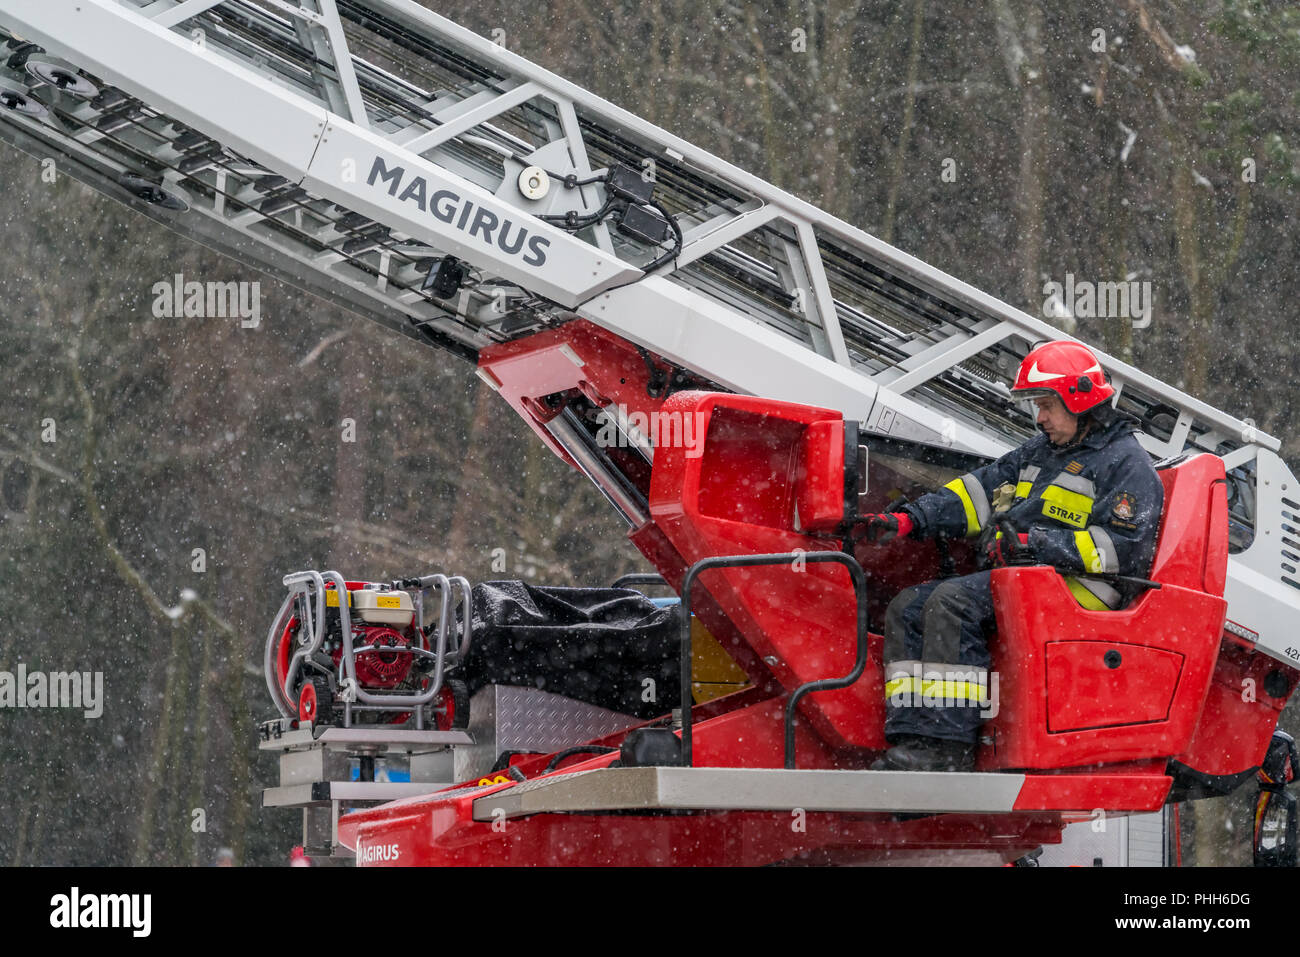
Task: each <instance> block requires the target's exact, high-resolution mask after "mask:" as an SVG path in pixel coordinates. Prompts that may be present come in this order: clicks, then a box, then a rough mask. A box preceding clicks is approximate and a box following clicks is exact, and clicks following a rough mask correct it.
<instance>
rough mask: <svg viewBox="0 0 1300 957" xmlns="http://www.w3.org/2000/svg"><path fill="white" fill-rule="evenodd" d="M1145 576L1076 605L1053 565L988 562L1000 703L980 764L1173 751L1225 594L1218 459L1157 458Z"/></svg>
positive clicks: (1203, 683)
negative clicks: (1089, 604)
mask: <svg viewBox="0 0 1300 957" xmlns="http://www.w3.org/2000/svg"><path fill="white" fill-rule="evenodd" d="M1159 474H1160V478H1161V481H1162V482H1163V484H1164V489H1165V503H1164V512H1163V514H1162V516H1161V526H1160V536H1159V540H1158V542H1157V547H1156V557H1155V561H1154V562H1153V564H1152V571H1151V579H1152V580H1153V581H1156V582H1159V583H1160V584H1161V586H1162V587H1160V588H1158V589H1155V588H1151V589H1147V590H1146V591H1144V592H1142V594H1141V595H1139V597H1138V598H1136V599H1135V600H1134V601H1133V602H1131V603H1130V604H1129V606H1128V607H1127V608H1123V609H1120V610H1116V611H1089V610H1087V609H1084V608H1081V607H1080V606H1079V605H1078V603H1077V602H1076V601H1075V600H1074V598H1073V596H1072V595H1071V594H1070V592H1069V590H1068V589H1067V587H1066V585H1065V581H1064V579H1063V578H1062V577H1061V575H1059V574H1058V573H1057V572H1056V571H1054V570H1053V569H1051V568H1047V567H1043V566H1033V567H1024V568H1004V569H998V570H996V571H995V572H994V573H993V582H992V587H993V603H994V608H995V610H996V614H997V631H998V634H997V637H996V638H995V639H994V640H993V642H992V644H991V651H992V656H993V669H994V672H995V673H996V679H992V678H991V679H990V680H991V682H992V681H993V680H996V682H997V684H996V686H993V685H991V687H990V696H991V697H993V702H994V705H995V708H996V714H995V715H993V716H992V717H991V718H990V719H989V721H988V722H987V723H986V724H985V726H984V729H983V732H982V733H983V734H985V735H991V737H992V744H990V745H985V746H984V747H982V748H981V750H980V755H979V764H978V766H979V768H980V769H981V770H992V769H1000V768H1071V767H1079V766H1082V765H1095V764H1110V763H1115V762H1123V761H1134V760H1141V759H1144V758H1158V757H1165V756H1172V755H1177V754H1180V753H1182V752H1183V751H1184V749H1185V748H1186V747H1187V745H1188V743H1189V742H1190V740H1191V737H1192V733H1193V731H1194V729H1195V727H1196V724H1197V721H1198V720H1199V718H1200V714H1201V708H1202V705H1203V704H1204V701H1205V697H1206V693H1207V691H1208V689H1209V686H1210V678H1211V675H1212V673H1213V670H1214V663H1215V659H1216V657H1217V655H1218V651H1219V640H1220V637H1221V636H1222V634H1223V624H1224V618H1225V616H1226V614H1227V602H1226V601H1225V600H1224V598H1223V588H1224V582H1225V580H1226V576H1227V562H1228V503H1227V495H1226V491H1225V488H1224V471H1223V460H1222V459H1220V458H1219V457H1218V456H1215V455H1204V454H1203V455H1197V456H1195V457H1193V458H1191V459H1188V460H1186V461H1184V462H1182V463H1181V464H1179V465H1177V466H1176V467H1172V468H1168V469H1164V470H1162V471H1161V472H1160V473H1159Z"/></svg>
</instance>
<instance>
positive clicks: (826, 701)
mask: <svg viewBox="0 0 1300 957" xmlns="http://www.w3.org/2000/svg"><path fill="white" fill-rule="evenodd" d="M660 412H661V414H663V415H667V416H680V417H681V419H682V422H683V432H686V431H690V432H691V434H693V435H695V436H697V437H699V436H703V441H702V442H699V441H696V442H695V443H694V444H693V445H690V446H687V445H685V444H682V445H667V446H660V447H656V448H655V452H654V466H653V470H652V473H651V481H650V518H651V521H652V522H654V524H655V525H656V526H657V527H658V528H659V530H660V531H661V532H662V533H663V534H664V535H665V537H666V538H667V539H668V540H669V542H670V543H671V545H672V547H673V548H674V549H676V551H677V552H678V553H679V554H680V555H681V557H682V559H683V561H684V563H685V564H686V565H688V566H689V565H691V564H693V563H694V562H697V561H699V560H700V559H702V558H708V557H712V556H717V555H756V554H766V553H777V552H795V551H796V550H801V551H803V552H806V553H810V554H811V553H813V552H817V551H829V552H834V551H838V550H839V544H840V542H839V540H838V539H837V538H835V537H834V535H833V534H830V532H831V530H833V529H834V528H835V526H836V525H837V524H838V523H839V522H841V521H842V520H843V518H844V513H845V508H846V494H845V479H844V474H845V462H844V458H845V448H846V446H845V431H844V420H843V416H842V415H841V414H840V413H839V412H837V411H834V410H830V409H821V408H816V407H814V406H807V405H801V404H796V403H792V402H781V401H776V400H771V399H762V398H757V397H752V396H738V395H730V394H725V393H711V392H679V393H676V394H674V395H673V396H671V397H670V398H669V399H667V400H666V401H665V402H664V404H663V406H662V408H661V410H660ZM688 423H689V425H688ZM854 491H855V492H856V489H855V490H854ZM854 497H855V498H856V496H854ZM792 564H793V563H784V564H781V565H775V566H757V567H748V568H725V569H715V570H710V571H706V572H704V573H703V574H701V576H700V577H699V578H698V579H697V585H696V586H694V588H693V593H694V592H698V590H699V589H701V588H702V589H704V590H706V591H707V593H708V595H709V596H710V597H711V598H712V599H713V601H715V602H716V604H717V607H718V608H719V609H720V610H721V612H722V613H723V614H725V616H726V617H727V619H729V620H730V622H731V623H732V624H733V625H734V626H735V629H736V630H737V631H738V632H739V634H741V635H743V636H744V640H745V642H746V643H747V644H748V645H749V646H750V648H751V649H752V651H753V652H754V653H755V654H753V655H751V656H747V657H748V658H749V659H750V660H751V661H761V662H763V663H764V666H765V667H766V668H768V669H770V678H775V680H776V682H777V683H778V684H779V685H780V687H781V688H783V689H785V691H787V692H789V691H793V690H794V689H795V688H796V687H798V686H799V685H801V684H804V683H806V682H809V681H814V680H818V679H822V678H838V677H841V676H843V675H846V674H848V673H849V672H850V671H851V670H852V668H853V663H854V660H855V657H856V653H855V652H856V610H855V609H856V605H855V598H854V591H853V587H852V581H851V579H850V577H849V574H848V572H847V570H846V569H845V568H844V567H843V566H841V565H838V564H833V563H825V564H822V563H807V564H805V565H802V566H799V567H792ZM695 604H696V600H695V598H694V597H693V599H692V605H695ZM692 610H694V611H696V612H697V613H698V614H700V615H701V617H702V618H703V620H704V624H705V625H706V626H707V627H709V629H710V630H712V631H715V633H716V629H715V624H716V623H715V622H712V621H711V620H710V619H709V617H708V615H709V614H710V611H709V608H708V606H707V605H701V606H700V607H699V608H693V609H692ZM733 657H736V660H737V662H738V663H740V664H741V666H742V667H745V662H744V661H743V660H742V658H741V657H739V656H736V655H734V654H733ZM878 660H879V654H878V649H877V652H876V653H875V654H873V655H872V656H871V660H870V661H869V663H868V667H867V671H866V673H865V674H864V675H863V676H862V677H861V679H859V680H858V681H857V682H856V683H855V684H854V685H853V686H852V687H849V688H846V689H843V690H838V691H826V692H816V693H813V694H808V695H805V696H804V697H803V699H802V700H801V701H800V705H799V707H800V711H801V713H802V714H803V716H804V717H805V718H806V719H807V720H808V722H809V723H810V724H811V726H812V728H813V730H814V731H815V732H816V733H817V734H818V735H819V736H820V737H821V738H822V739H823V740H824V741H825V742H826V743H827V744H829V745H830V746H831V747H833V748H845V747H857V748H882V747H884V746H885V742H884V688H883V685H882V683H881V677H880V670H879V667H878V666H877V665H876V664H875V663H874V662H877V661H878ZM747 670H748V668H747ZM750 677H751V679H752V680H754V681H755V682H756V683H759V684H764V685H765V684H766V683H767V681H769V680H770V678H769V677H768V675H764V674H751V675H750Z"/></svg>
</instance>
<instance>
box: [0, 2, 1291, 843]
mask: <svg viewBox="0 0 1300 957" xmlns="http://www.w3.org/2000/svg"><path fill="white" fill-rule="evenodd" d="M426 6H429V7H430V8H431V9H435V10H436V11H437V12H438V13H441V14H443V15H445V16H448V17H450V18H452V19H454V20H456V21H458V22H460V23H462V24H464V25H466V26H468V27H469V28H471V29H473V30H474V31H476V32H478V33H480V34H482V35H484V36H489V37H492V36H493V35H494V34H493V31H494V30H496V31H504V43H505V45H506V46H507V47H508V48H509V49H511V50H513V51H514V52H517V53H519V54H521V55H523V56H525V57H528V58H529V59H532V60H534V61H535V62H537V63H539V64H541V65H542V66H544V67H546V68H548V69H550V70H553V71H554V72H556V73H558V74H560V75H561V76H563V77H565V78H567V79H570V80H572V81H574V82H576V83H578V84H580V85H583V86H585V87H587V88H588V89H590V90H592V91H594V92H595V93H597V94H599V95H601V96H603V97H605V98H607V99H609V100H611V101H612V102H614V103H616V104H618V105H620V106H623V107H625V108H627V109H629V110H631V111H633V112H634V113H637V114H640V115H641V116H643V117H645V118H647V119H649V120H651V121H652V122H654V123H657V124H658V125H660V126H662V127H665V128H666V129H668V130H670V131H672V132H674V133H677V134H679V135H681V136H683V137H685V138H686V139H688V140H691V141H694V142H695V143H697V144H699V145H701V146H704V147H706V148H708V149H710V150H711V151H713V152H714V153H716V154H717V155H719V156H721V157H723V158H724V159H727V160H729V161H731V162H733V163H735V164H737V165H739V166H741V167H743V168H745V169H747V170H749V171H751V172H753V173H755V174H757V175H758V176H761V177H763V178H765V179H768V180H770V181H771V182H773V183H775V184H776V185H778V186H780V187H782V188H784V189H786V190H789V191H790V192H792V193H794V194H796V195H798V196H800V197H803V198H806V199H808V200H810V201H812V202H814V203H816V204H818V205H820V206H822V207H824V208H825V209H827V210H828V211H829V212H831V213H833V214H835V215H837V216H839V217H840V218H842V219H844V220H846V221H848V222H850V223H853V224H855V225H859V226H861V227H863V228H865V229H866V230H867V231H869V232H872V233H874V234H875V235H877V236H880V237H881V238H883V239H885V240H887V241H889V242H892V243H893V244H895V245H897V246H899V247H900V248H901V249H903V250H905V251H907V252H909V253H912V254H914V255H916V256H919V257H920V258H921V259H923V260H925V261H927V262H930V263H932V264H934V265H936V266H938V267H940V268H942V269H944V270H946V271H948V272H950V273H952V274H953V275H955V276H957V277H959V278H962V279H964V280H966V281H968V282H971V283H972V284H974V285H975V286H977V287H979V288H982V289H984V290H986V291H988V292H990V293H992V294H994V295H997V296H999V297H1001V298H1003V299H1005V300H1007V301H1008V302H1010V303H1012V304H1014V305H1016V306H1018V307H1021V308H1023V309H1025V310H1026V311H1028V312H1030V313H1031V314H1036V315H1042V311H1043V301H1044V292H1043V284H1044V282H1046V281H1048V280H1054V281H1058V282H1063V281H1064V279H1065V274H1066V273H1073V274H1074V275H1075V276H1077V277H1080V278H1085V277H1086V278H1088V279H1092V280H1094V281H1106V280H1120V279H1125V278H1131V279H1137V280H1145V281H1150V282H1151V283H1152V288H1153V290H1154V295H1155V302H1154V312H1153V321H1152V322H1151V324H1150V326H1149V327H1147V328H1145V329H1134V328H1133V327H1132V325H1131V324H1130V323H1129V322H1127V321H1125V320H1114V319H1094V320H1090V319H1080V320H1078V324H1077V327H1075V326H1072V327H1071V329H1072V331H1073V332H1074V334H1076V335H1078V336H1079V337H1081V338H1082V339H1084V340H1085V341H1088V342H1092V343H1095V344H1097V345H1098V346H1100V347H1102V348H1104V349H1105V350H1107V351H1109V352H1111V353H1112V354H1115V355H1118V356H1121V357H1123V358H1125V359H1126V360H1128V361H1130V362H1132V363H1134V364H1136V365H1137V366H1139V367H1141V368H1143V369H1146V370H1148V371H1150V372H1151V373H1153V374H1154V375H1156V376H1159V377H1161V378H1163V379H1166V380H1169V381H1171V382H1173V383H1175V384H1177V385H1179V386H1181V387H1182V388H1184V389H1186V390H1187V391H1189V392H1190V393H1192V394H1193V395H1196V396H1198V397H1199V398H1201V399H1203V400H1205V401H1207V402H1209V403H1211V404H1212V405H1215V406H1219V407H1221V408H1224V409H1226V410H1229V411H1231V412H1233V413H1235V414H1237V415H1239V416H1242V417H1247V416H1249V417H1251V418H1253V419H1254V420H1255V421H1256V422H1257V423H1258V424H1259V425H1260V426H1261V427H1262V428H1264V429H1265V430H1267V431H1269V432H1271V433H1273V434H1275V435H1278V436H1279V437H1280V438H1281V439H1282V440H1283V443H1284V448H1283V451H1284V455H1285V456H1286V457H1287V458H1288V460H1289V461H1290V462H1291V463H1292V465H1293V467H1295V463H1296V462H1297V460H1298V456H1297V452H1300V435H1298V434H1297V432H1296V431H1295V430H1294V429H1293V423H1294V415H1295V412H1296V410H1297V402H1298V401H1300V389H1297V379H1296V373H1295V372H1294V371H1293V370H1294V363H1295V357H1296V346H1295V344H1294V340H1293V339H1292V335H1293V333H1294V328H1295V318H1296V311H1295V305H1294V304H1295V303H1296V301H1297V299H1300V269H1297V267H1296V263H1297V261H1298V260H1300V223H1298V222H1297V217H1296V209H1297V206H1298V205H1300V204H1298V202H1297V200H1298V199H1300V189H1298V186H1300V152H1298V151H1300V8H1297V7H1296V6H1295V5H1294V3H1293V2H1290V0H1212V2H1205V3H1177V2H1173V0H1145V2H1143V0H1110V2H1093V0H1059V2H1056V3H1052V4H1043V3H1040V2H1038V0H898V2H889V3H884V2H866V0H859V2H848V0H831V2H821V3H811V2H810V3H799V2H785V0H774V2H767V3H764V4H762V5H761V6H760V5H747V4H742V3H733V2H723V0H657V2H655V3H651V4H646V3H641V2H632V0H601V2H586V3H579V2H570V0H557V2H552V3H548V4H536V5H521V4H517V3H514V2H506V0H474V2H472V3H471V2H468V0H449V2H446V3H433V2H426ZM498 36H499V34H498ZM945 169H948V170H949V171H951V172H952V173H955V176H953V175H951V173H950V175H949V176H947V177H945V176H944V175H943V173H944V170H945ZM0 222H3V223H4V225H5V227H6V235H7V236H8V237H9V240H8V242H7V244H6V255H5V257H4V260H3V262H2V263H0V290H2V291H3V294H4V297H5V300H6V303H7V305H6V307H5V313H6V315H5V321H4V322H3V323H0V355H3V356H4V361H5V366H6V368H7V369H8V372H7V373H6V376H5V388H4V389H3V390H2V391H0V478H2V480H3V484H2V488H0V593H3V594H4V595H5V597H6V600H7V601H6V614H5V618H6V626H5V628H4V629H3V631H0V670H10V671H13V670H15V669H16V668H17V666H18V664H19V663H20V662H21V663H23V664H25V665H26V666H27V668H28V669H29V670H69V669H73V668H76V669H78V670H85V671H103V672H104V674H105V697H106V702H105V707H104V713H103V716H102V717H101V718H99V719H97V720H93V721H92V720H86V719H85V718H83V717H82V715H81V713H80V712H73V711H60V710H46V711H32V710H28V711H20V710H17V709H15V710H6V711H5V712H4V713H3V714H0V728H3V730H4V734H3V739H2V740H0V767H3V769H4V770H3V774H2V775H0V808H3V809H4V812H5V818H6V822H7V826H6V827H4V828H3V829H0V863H4V864H11V865H20V864H37V865H39V864H97V865H98V864H104V865H111V864H131V863H135V864H196V865H202V864H208V863H211V861H212V859H213V856H214V855H215V853H216V851H217V849H218V848H220V847H223V846H227V847H231V848H233V849H234V850H235V855H236V859H237V861H238V862H239V863H247V864H282V863H285V862H286V859H287V851H288V849H289V847H290V846H292V845H293V844H295V843H297V842H298V841H299V840H300V838H299V829H298V816H297V812H290V811H275V810H271V811H264V810H262V809H261V808H260V789H261V788H262V787H263V786H265V785H267V784H270V783H272V782H273V777H274V774H275V766H274V762H273V760H271V759H269V758H265V757H261V756H259V755H258V753H257V751H256V749H255V746H254V727H255V724H256V722H257V721H258V720H260V719H262V718H266V717H269V716H270V715H271V714H272V712H273V707H272V705H271V704H270V702H269V700H268V699H267V694H266V689H265V686H264V684H263V679H262V675H261V666H260V656H261V649H262V645H263V642H264V641H265V635H266V629H267V627H268V626H269V623H270V620H271V617H272V615H273V614H274V612H275V610H276V608H277V607H278V606H279V602H280V600H281V597H282V591H283V590H282V586H281V585H280V577H281V576H282V575H283V574H285V573H286V572H288V571H291V570H297V569H300V568H308V567H317V568H320V567H331V568H334V567H337V568H339V569H341V570H343V571H344V572H345V573H348V574H354V575H357V576H363V577H367V578H378V579H384V578H392V577H396V576H399V575H407V574H415V573H422V572H425V571H428V570H433V569H450V570H455V571H458V572H462V573H464V574H466V575H468V576H469V577H470V578H471V579H477V578H486V577H505V576H503V575H502V574H501V573H495V574H494V573H492V572H491V571H490V565H491V558H492V554H493V549H498V548H499V549H504V550H505V554H506V555H507V559H508V562H509V567H508V570H507V573H506V575H508V576H513V577H522V578H528V579H531V580H535V581H538V582H544V583H551V584H579V583H607V582H608V581H610V580H612V579H613V578H614V577H615V576H616V575H617V574H620V573H622V572H624V571H629V570H633V569H637V568H642V567H644V563H643V562H641V560H640V558H639V556H638V554H637V553H636V552H635V550H634V549H633V548H632V547H631V546H630V545H629V544H628V543H627V542H626V541H625V539H624V537H623V526H622V523H621V522H620V521H619V520H618V519H617V517H616V516H615V515H614V514H613V513H612V511H611V510H609V509H608V507H607V506H606V505H605V504H604V502H603V500H602V499H601V498H600V496H599V495H598V494H597V493H596V492H595V490H594V489H593V488H591V487H589V486H588V485H587V483H586V482H585V480H583V479H582V478H581V477H580V476H578V475H577V474H576V473H570V472H569V471H568V470H567V469H566V468H565V467H564V466H563V465H562V464H561V463H560V462H559V461H558V460H556V459H554V458H553V457H552V456H551V455H550V454H549V453H547V452H546V451H545V450H544V449H543V447H542V445H541V443H540V442H538V441H536V439H535V438H534V437H533V436H532V435H531V433H530V432H529V431H528V430H527V429H526V428H525V427H524V426H523V424H522V423H521V422H520V421H519V420H518V419H517V418H516V417H515V416H514V415H513V414H512V413H511V412H510V411H509V409H508V408H507V407H506V406H505V404H504V403H502V402H500V401H499V400H498V399H496V397H495V396H494V395H492V394H491V393H490V392H488V391H487V390H486V388H485V387H484V386H482V385H481V384H480V383H479V381H478V379H477V378H476V377H475V376H474V372H473V369H472V368H471V367H470V366H469V365H468V364H466V363H463V362H461V361H459V360H457V359H454V358H452V357H450V356H448V355H445V354H442V353H437V352H434V351H431V350H428V349H424V348H420V347H418V346H415V345H414V344H412V343H411V342H410V341H408V340H405V339H403V338H401V337H398V336H396V335H395V334H391V333H389V332H387V331H386V330H384V329H382V328H381V327H379V326H378V325H375V324H373V323H370V322H368V321H366V320H365V319H363V318H360V317H358V316H356V315H352V314H349V313H345V312H342V311H340V310H339V309H337V308H335V307H334V306H332V305H331V304H330V303H328V302H322V301H320V300H317V299H314V298H311V297H308V296H306V295H304V294H301V293H299V292H298V291H296V290H294V289H293V288H291V287H288V286H286V285H283V284H281V283H278V282H276V281H273V280H271V279H268V278H267V277H264V276H258V275H257V274H255V273H252V272H251V271H249V270H247V269H246V268H245V267H242V266H241V265H240V264H238V263H236V262H233V261H230V260H227V259H223V258H221V257H220V256H217V255H215V254H213V253H211V252H209V251H207V250H205V249H203V248H201V247H198V246H195V245H193V244H191V243H188V242H186V241H184V240H182V239H180V238H179V237H177V236H175V235H173V234H172V233H170V232H168V231H167V230H165V229H163V228H162V227H160V226H158V225H156V224H154V223H152V222H150V221H148V220H146V219H144V218H142V217H139V216H137V215H135V214H133V213H131V212H130V211H128V210H127V209H126V208H125V207H123V206H120V205H118V204H117V203H115V202H113V201H111V200H109V199H107V198H105V197H103V196H101V195H100V194H98V193H94V192H92V191H91V190H89V189H87V188H84V187H82V186H80V185H79V184H77V183H76V182H74V181H72V180H71V179H70V178H68V177H60V178H59V179H58V180H57V181H56V182H55V183H52V184H51V183H47V182H45V181H43V180H42V178H41V167H40V164H39V162H38V159H36V158H33V157H30V156H27V155H24V154H21V153H17V152H14V151H13V150H11V149H9V148H8V147H0ZM175 273H183V274H184V275H185V276H186V278H187V279H200V280H202V281H230V280H254V279H260V280H261V283H262V287H261V288H262V300H261V310H262V316H263V319H262V322H261V325H260V326H259V327H258V328H257V329H243V328H240V325H239V322H238V320H229V319H157V318H154V317H153V316H152V314H151V304H152V302H153V294H152V292H151V287H152V286H153V284H154V283H155V282H158V281H160V280H162V281H166V280H170V277H171V276H173V275H174V274H175ZM345 417H349V418H352V419H354V420H355V421H356V423H357V441H356V442H355V443H352V444H347V443H342V442H340V441H339V439H340V427H339V423H340V421H341V419H343V418H345ZM46 420H53V423H54V427H55V433H54V434H55V440H54V441H53V442H49V441H44V440H43V439H44V438H46V437H47V436H46V435H43V433H46V432H47V428H48V423H47V422H46ZM198 548H201V549H203V550H204V552H205V567H204V570H202V571H196V570H195V568H194V558H193V551H194V549H198ZM187 589H188V590H192V592H193V593H194V595H195V596H197V597H196V598H193V599H192V600H189V601H186V602H182V600H181V595H182V593H183V592H184V591H185V590H187ZM177 609H179V612H178V611H177ZM1296 725H1297V722H1296V720H1295V708H1294V707H1292V708H1290V709H1288V712H1287V714H1285V715H1284V716H1283V720H1282V726H1283V727H1284V728H1287V729H1288V730H1291V731H1292V732H1293V733H1295V732H1296V731H1297V730H1300V729H1298V728H1297V727H1296ZM1253 793H1254V788H1253V787H1246V788H1243V789H1241V791H1239V792H1238V794H1237V795H1234V796H1233V797H1232V798H1229V799H1222V800H1216V801H1204V802H1197V803H1196V804H1195V805H1193V806H1191V807H1190V808H1189V809H1187V811H1186V813H1184V815H1183V818H1184V822H1185V823H1184V829H1185V832H1186V833H1185V835H1184V842H1183V847H1184V862H1185V863H1196V864H1246V863H1249V859H1250V831H1249V800H1250V798H1251V796H1252V795H1253ZM196 809H202V811H203V818H204V825H205V828H204V829H203V830H195V828H194V826H193V825H194V822H195V820H196V816H195V810H196Z"/></svg>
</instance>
